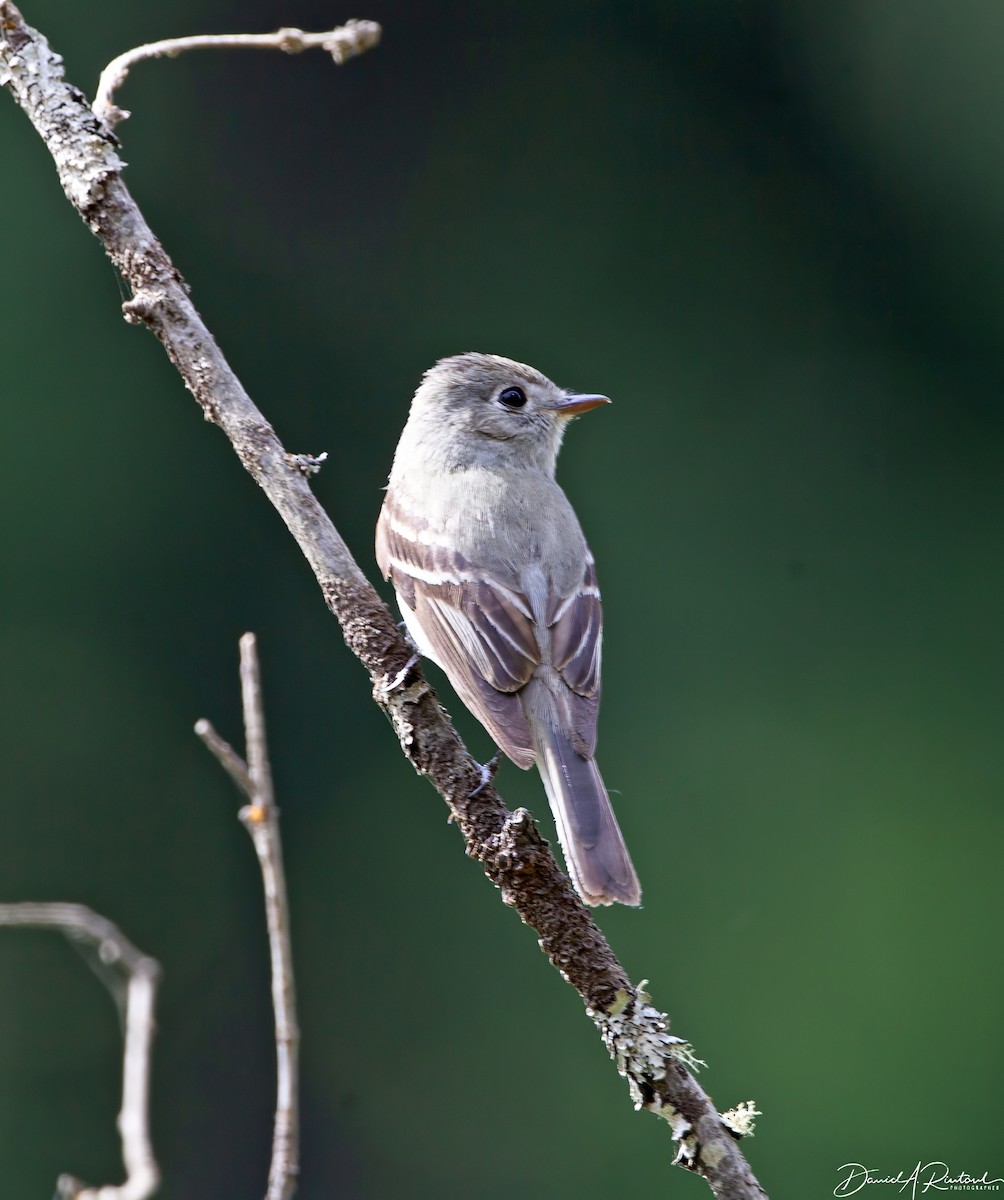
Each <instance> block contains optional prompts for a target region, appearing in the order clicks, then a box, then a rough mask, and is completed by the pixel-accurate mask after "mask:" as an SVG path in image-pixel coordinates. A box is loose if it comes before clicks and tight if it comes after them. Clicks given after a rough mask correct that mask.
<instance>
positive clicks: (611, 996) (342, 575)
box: [0, 0, 764, 1200]
mask: <svg viewBox="0 0 1004 1200" xmlns="http://www.w3.org/2000/svg"><path fill="white" fill-rule="evenodd" d="M0 83H4V84H6V85H7V86H8V87H9V88H10V90H11V92H12V93H13V95H14V98H15V100H16V101H17V103H18V104H20V105H21V107H22V108H23V109H24V111H25V113H26V114H27V116H28V117H29V119H30V120H31V121H32V123H33V124H34V126H35V128H36V130H37V131H38V133H39V135H40V136H41V137H42V139H43V140H44V141H45V143H46V145H47V147H48V149H49V152H50V153H51V154H52V157H53V159H54V160H55V163H56V166H57V170H58V172H59V177H60V182H61V184H62V186H63V190H64V191H65V192H66V195H67V197H68V198H69V200H70V202H71V203H72V204H73V205H74V206H75V207H76V209H77V211H78V212H79V213H80V214H81V216H82V217H83V218H84V220H85V221H86V222H87V224H88V226H89V227H90V229H91V230H92V231H93V232H94V233H95V235H96V236H97V237H98V238H100V240H101V242H102V244H103V245H104V248H105V251H106V253H107V254H108V256H109V258H110V259H111V260H112V261H113V262H114V263H115V265H116V267H117V268H118V269H119V271H120V272H121V273H122V275H123V276H124V278H125V279H127V280H128V282H129V285H130V287H131V288H132V292H133V295H132V299H131V300H128V301H127V302H126V303H125V305H124V306H123V307H124V311H125V314H126V319H127V320H129V321H131V322H134V323H136V324H144V325H146V326H147V328H149V329H150V330H151V331H152V332H153V333H154V334H155V335H156V336H157V337H158V339H159V340H160V341H161V342H162V343H163V345H164V347H165V349H166V350H167V353H168V355H169V356H170V358H171V361H172V362H173V363H174V364H175V366H176V367H177V369H178V371H179V372H180V373H181V375H182V377H183V379H184V381H185V385H186V387H187V389H188V390H189V391H190V392H191V393H192V395H193V396H194V398H195V400H196V401H197V402H198V404H199V405H200V407H201V408H202V412H203V414H204V416H205V417H206V419H207V420H209V421H212V422H214V423H215V424H217V425H219V426H220V428H221V429H222V430H223V431H224V433H225V434H226V435H227V437H228V438H229V440H230V442H231V444H232V446H233V448H234V450H235V451H236V453H237V455H238V457H239V458H240V461H241V463H242V464H243V465H244V467H245V468H246V470H247V471H248V472H249V474H250V475H251V476H252V478H253V479H254V480H255V481H256V482H257V483H258V484H259V485H260V486H261V488H262V490H263V491H264V492H265V493H266V495H267V496H268V498H269V500H270V501H271V502H272V504H273V505H274V506H275V508H276V510H277V511H278V513H279V514H280V516H281V517H282V519H283V521H285V523H286V525H287V526H288V528H289V530H290V533H291V534H292V535H293V537H294V538H295V539H296V541H297V544H298V545H299V546H300V549H301V550H302V552H303V554H304V556H305V557H306V558H307V561H308V562H309V563H310V566H311V568H312V570H313V571H314V574H315V576H316V577H317V581H318V583H319V584H320V587H321V591H322V593H323V596H324V599H325V602H326V603H327V605H328V607H329V608H330V609H331V611H332V612H333V613H334V615H335V616H336V617H337V618H338V620H339V623H340V624H341V627H342V632H343V634H344V636H345V640H346V642H347V644H348V645H349V648H350V649H351V650H352V651H353V653H354V654H355V655H356V656H357V657H358V658H359V660H360V662H362V664H363V666H364V667H365V668H366V669H367V671H368V672H369V674H370V678H371V681H372V684H373V695H374V699H375V700H376V701H377V703H378V704H379V705H380V707H381V708H382V709H383V710H384V712H385V713H386V714H387V715H388V716H389V717H390V720H391V722H392V723H393V726H394V730H395V732H396V734H397V737H398V740H399V742H400V744H401V748H402V750H403V752H404V753H405V755H406V756H407V758H408V759H409V761H410V762H411V763H412V765H413V766H414V767H415V769H416V770H417V771H418V772H419V773H420V774H423V775H427V776H428V777H429V779H430V780H431V781H432V783H433V784H434V785H435V787H436V789H437V791H438V792H439V793H440V795H441V796H442V797H443V798H444V800H446V802H447V804H448V806H449V808H450V813H451V816H452V817H453V819H454V820H455V822H456V824H457V826H458V827H459V829H460V831H461V833H462V834H463V837H464V841H465V844H466V848H467V853H468V854H469V856H470V857H471V858H473V859H475V860H477V861H478V862H479V863H480V864H481V866H482V868H483V869H484V871H485V874H486V875H487V876H488V878H489V879H490V880H491V881H492V882H493V883H494V884H495V886H496V887H498V888H499V890H500V892H501V896H502V900H503V903H505V904H507V905H510V906H511V907H513V908H515V909H516V911H517V912H518V913H519V915H520V917H521V919H522V920H523V921H525V922H526V923H527V924H528V925H530V926H532V928H533V929H535V930H536V931H537V933H538V935H539V944H540V947H541V949H542V950H543V951H544V953H545V954H547V956H548V958H549V959H550V961H551V962H552V963H553V965H554V966H555V967H556V968H557V970H558V971H560V972H561V975H562V976H563V978H564V979H566V980H567V981H568V982H569V983H570V984H571V985H572V986H573V987H574V988H575V989H576V990H577V991H578V992H579V994H580V996H581V997H582V999H583V1001H584V1003H585V1005H586V1010H587V1012H588V1013H589V1015H590V1016H591V1017H592V1019H593V1020H594V1022H595V1023H596V1026H597V1028H598V1030H599V1032H600V1034H601V1036H602V1037H603V1040H604V1042H605V1044H606V1045H607V1047H608V1049H609V1050H610V1053H611V1055H612V1056H613V1057H614V1060H615V1062H616V1064H617V1069H618V1070H619V1071H620V1072H621V1074H622V1075H624V1076H625V1077H626V1078H627V1079H628V1083H629V1087H630V1091H631V1096H632V1098H633V1100H634V1102H635V1104H636V1106H638V1107H644V1108H646V1109H648V1110H649V1111H651V1112H654V1113H656V1114H657V1115H658V1116H660V1117H662V1118H663V1119H664V1120H665V1121H666V1122H667V1123H668V1125H669V1128H670V1131H671V1133H672V1137H673V1140H674V1142H675V1143H676V1159H675V1161H677V1162H680V1163H681V1164H682V1165H684V1166H686V1167H688V1168H689V1169H690V1170H693V1171H697V1172H699V1173H700V1174H701V1175H702V1176H703V1177H704V1178H705V1179H706V1180H707V1182H708V1184H709V1186H710V1187H711V1189H712V1191H713V1192H714V1194H715V1195H716V1196H717V1197H719V1200H760V1198H761V1197H763V1195H764V1192H763V1189H762V1188H761V1187H760V1185H759V1183H758V1182H757V1180H756V1179H755V1177H754V1176H753V1173H752V1171H751V1170H750V1167H749V1164H748V1163H747V1162H746V1159H745V1157H744V1155H743V1153H742V1151H741V1149H740V1148H739V1145H738V1140H737V1139H738V1138H739V1136H741V1134H743V1133H746V1134H748V1133H749V1132H751V1123H750V1122H745V1123H744V1122H742V1121H740V1122H738V1123H737V1122H735V1121H734V1120H732V1119H730V1120H727V1121H726V1120H723V1118H722V1116H721V1115H720V1114H719V1113H718V1112H717V1110H716V1109H715V1106H714V1104H713V1103H712V1101H711V1098H710V1097H709V1096H708V1095H707V1093H706V1092H705V1091H704V1090H703V1088H701V1086H700V1085H699V1084H698V1083H697V1081H696V1079H694V1077H693V1075H692V1073H691V1071H690V1070H688V1063H693V1061H694V1060H693V1058H692V1056H691V1055H690V1054H689V1048H687V1047H686V1045H685V1044H681V1042H680V1039H678V1038H675V1037H674V1036H673V1035H672V1034H670V1033H669V1023H668V1020H667V1019H666V1017H665V1015H664V1014H663V1013H661V1012H660V1011H659V1010H658V1009H657V1008H655V1007H653V1006H652V1005H651V1004H650V1003H649V999H648V997H647V996H646V995H645V993H644V992H643V991H642V989H641V988H640V987H638V988H635V987H633V986H632V984H631V982H630V979H629V978H628V975H627V972H626V971H625V970H624V968H623V966H622V965H621V964H620V962H619V961H618V959H617V957H616V955H615V954H614V953H613V951H612V950H611V948H610V946H609V944H608V942H607V941H606V939H605V938H604V936H603V934H602V933H601V931H600V930H599V929H598V928H597V926H596V923H595V922H594V920H593V918H592V915H591V914H590V913H589V912H588V911H587V910H586V908H585V907H584V906H583V905H582V903H581V902H580V900H579V899H578V897H577V896H576V894H575V892H574V890H573V889H572V887H571V885H570V884H569V882H568V879H567V878H566V877H565V875H564V874H563V873H562V871H561V869H560V868H559V867H558V865H557V863H556V862H555V860H554V857H553V855H552V854H551V853H550V850H549V849H548V847H547V844H546V843H545V842H544V839H543V838H542V837H541V836H540V834H539V832H538V831H537V828H536V826H535V824H534V821H533V818H532V817H531V815H530V814H529V813H528V812H527V811H526V810H525V809H517V810H516V811H515V812H510V811H509V809H508V808H506V806H505V804H504V803H503V802H502V799H501V797H500V796H499V794H498V792H497V791H496V790H495V788H494V786H493V785H490V784H489V785H487V786H484V787H482V788H480V789H479V788H478V785H479V784H480V783H482V773H481V770H480V767H479V765H478V764H477V763H476V762H475V760H474V759H473V758H472V757H471V755H470V754H469V753H468V752H467V749H466V747H465V746H464V744H463V742H462V741H461V740H460V738H459V737H458V735H457V733H456V730H455V729H454V728H453V726H452V724H451V723H450V720H449V718H448V716H447V715H446V713H445V712H444V710H443V709H442V707H441V706H440V704H439V702H438V701H437V699H436V697H435V694H434V693H433V691H432V688H431V687H430V686H429V684H428V683H427V682H426V681H425V679H424V677H423V676H422V674H421V671H420V670H419V669H418V668H417V667H411V668H410V669H409V670H403V669H404V668H405V667H406V665H407V664H408V660H409V658H410V656H411V650H410V649H409V647H408V645H407V643H406V642H405V640H404V637H403V636H402V634H401V632H400V630H399V629H398V628H397V626H396V623H395V621H394V618H393V617H392V616H391V614H390V611H389V610H388V608H387V606H386V605H385V604H384V603H383V602H382V601H381V600H380V598H379V596H378V595H377V594H376V592H375V591H374V589H373V587H372V585H371V584H370V583H369V581H368V580H367V578H366V577H365V575H364V574H363V573H362V571H361V570H360V569H359V567H358V565H357V564H356V562H355V560H354V559H353V557H352V555H351V554H350V553H349V550H348V548H347V547H346V545H345V542H344V541H343V540H342V538H341V536H340V535H339V533H338V531H337V529H336V528H335V527H334V525H333V524H332V522H331V519H330V518H329V517H328V515H327V513H325V511H324V510H323V509H322V508H321V506H320V505H319V504H318V502H317V500H316V499H315V497H314V495H313V494H312V492H311V491H310V486H309V483H308V480H307V479H306V477H305V476H304V474H303V473H302V472H301V471H300V470H299V469H298V468H297V467H296V466H295V465H292V464H291V463H290V460H289V456H288V454H287V452H286V450H285V448H284V447H283V445H282V443H281V442H280V440H279V438H278V437H277V436H276V433H275V430H274V429H273V428H272V426H271V425H270V424H269V423H268V421H267V420H266V419H265V417H264V416H263V415H262V414H261V412H260V411H259V410H258V408H257V407H256V406H255V405H254V404H253V402H252V401H251V399H250V397H249V396H248V394H247V392H246V391H245V390H244V388H243V387H242V386H241V383H240V381H239V380H238V379H237V377H236V376H235V375H234V373H233V371H232V370H231V368H230V365H229V364H228V363H227V361H226V359H225V358H224V356H223V354H222V353H221V351H220V349H219V347H218V346H217V345H216V342H215V341H214V339H213V337H212V335H211V334H210V333H209V330H208V329H207V328H206V327H205V325H204V323H203V322H202V319H201V317H200V316H199V314H198V312H197V311H196V310H195V307H194V306H193V304H192V302H191V299H190V295H189V292H188V289H187V287H186V285H185V283H184V281H183V280H182V279H181V276H180V275H179V273H178V271H177V269H176V268H175V266H174V264H173V263H172V262H171V260H170V258H169V257H168V255H167V253H166V252H165V250H164V248H163V247H162V246H161V244H160V243H159V242H158V241H157V239H156V238H155V237H154V235H153V233H152V232H151V230H150V228H149V226H148V225H147V224H146V221H145V220H144V219H143V216H142V214H141V213H140V211H139V209H138V208H137V206H136V203H135V201H134V200H133V198H132V196H131V195H130V193H129V191H128V190H127V188H126V187H125V185H124V184H123V182H122V179H121V162H120V161H119V159H118V157H117V155H116V153H115V150H114V147H113V146H112V144H111V141H110V139H109V135H108V133H107V131H106V130H105V129H104V127H103V126H101V125H100V124H99V123H98V122H97V121H96V118H95V117H94V114H93V113H92V112H91V111H90V110H89V109H88V108H87V107H86V105H85V104H84V103H82V101H81V99H80V95H79V93H78V92H77V91H76V90H75V89H73V88H71V87H69V86H68V85H67V84H66V83H65V82H64V81H63V78H62V65H61V60H60V59H59V58H58V57H57V56H56V55H54V54H53V53H52V51H51V50H50V49H49V47H48V44H47V43H46V41H45V39H44V38H43V37H42V36H41V35H40V34H38V33H37V32H36V31H35V30H33V29H30V28H29V27H28V26H26V25H25V24H24V22H23V20H22V18H21V16H20V13H18V11H17V9H16V7H15V6H14V4H13V3H12V2H11V0H0ZM402 672H403V677H401V678H399V676H402ZM392 683H393V684H394V686H391V684H392ZM476 789H477V791H476ZM745 1111H747V1112H749V1111H750V1109H749V1108H747V1109H746V1110H745Z"/></svg>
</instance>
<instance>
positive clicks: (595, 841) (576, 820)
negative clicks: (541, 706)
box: [530, 719, 641, 905]
mask: <svg viewBox="0 0 1004 1200" xmlns="http://www.w3.org/2000/svg"><path fill="white" fill-rule="evenodd" d="M530 727H531V729H532V731H533V740H534V748H535V749H536V751H537V768H538V770H539V771H540V777H541V779H543V781H544V790H545V791H546V792H547V798H548V800H549V801H550V803H551V811H552V812H553V813H554V821H555V824H556V826H557V829H558V839H559V841H560V842H561V848H562V850H563V851H564V854H565V862H566V863H567V864H568V873H569V875H570V876H571V878H572V883H574V884H575V890H576V891H577V892H578V893H579V895H580V896H581V897H582V899H583V900H585V902H586V903H587V904H614V903H620V904H632V905H637V904H640V903H641V886H640V885H639V883H638V876H637V875H636V874H635V869H634V866H633V865H632V862H631V856H630V855H629V854H628V849H627V846H626V845H625V844H624V838H623V836H622V834H621V831H620V826H619V825H618V824H617V818H616V817H615V816H614V810H613V808H612V807H611V804H610V798H609V796H608V795H607V789H606V788H605V787H604V786H603V780H602V779H601V778H600V772H599V769H598V768H597V766H596V762H595V760H594V759H592V758H583V757H582V755H581V754H579V753H578V751H577V750H576V749H575V747H574V746H573V745H572V743H571V741H570V739H569V738H568V736H567V735H566V734H564V733H563V732H562V731H561V730H560V729H556V728H555V727H554V723H553V722H551V721H548V720H546V719H545V720H540V719H538V720H531V722H530Z"/></svg>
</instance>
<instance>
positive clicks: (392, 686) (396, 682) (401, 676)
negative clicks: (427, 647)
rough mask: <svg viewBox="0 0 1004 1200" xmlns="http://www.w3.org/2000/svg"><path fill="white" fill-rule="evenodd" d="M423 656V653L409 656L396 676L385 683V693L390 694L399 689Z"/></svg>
mask: <svg viewBox="0 0 1004 1200" xmlns="http://www.w3.org/2000/svg"><path fill="white" fill-rule="evenodd" d="M421 657H422V656H421V654H413V655H412V656H411V658H409V659H408V661H407V662H406V663H405V664H404V666H403V667H402V668H401V670H400V671H398V673H397V674H396V675H395V676H394V678H393V679H388V680H387V681H386V682H385V683H384V684H383V688H382V690H383V692H384V695H388V696H389V695H390V693H391V692H396V691H397V689H398V688H399V687H400V686H401V684H402V683H404V681H405V680H406V679H407V678H408V674H409V672H410V671H411V668H412V667H415V666H417V665H418V662H419V659H420V658H421Z"/></svg>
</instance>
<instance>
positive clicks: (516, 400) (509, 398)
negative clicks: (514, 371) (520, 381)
mask: <svg viewBox="0 0 1004 1200" xmlns="http://www.w3.org/2000/svg"><path fill="white" fill-rule="evenodd" d="M499 399H500V400H501V401H502V403H503V404H504V405H505V406H506V408H522V407H523V405H524V404H526V392H524V391H523V389H522V388H518V387H511V388H506V389H505V391H504V392H499Z"/></svg>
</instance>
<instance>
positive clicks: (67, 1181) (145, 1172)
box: [0, 903, 160, 1200]
mask: <svg viewBox="0 0 1004 1200" xmlns="http://www.w3.org/2000/svg"><path fill="white" fill-rule="evenodd" d="M0 925H7V926H21V927H29V928H35V929H56V930H58V931H59V932H60V933H63V934H65V935H66V937H68V938H70V939H72V940H73V941H79V942H84V943H87V944H88V945H90V946H93V947H94V949H95V951H96V952H97V955H98V959H99V960H100V962H101V963H102V964H103V965H104V966H109V967H111V966H114V967H118V968H119V969H120V970H121V971H123V972H124V973H125V976H126V994H125V1011H124V1017H123V1025H124V1030H123V1033H124V1048H123V1055H122V1108H121V1110H120V1112H119V1118H118V1128H119V1135H120V1136H121V1138H122V1161H123V1163H124V1165H125V1169H126V1179H125V1182H124V1183H122V1184H119V1185H106V1186H105V1187H99V1188H92V1187H87V1186H86V1185H85V1184H82V1183H81V1182H80V1181H79V1180H77V1179H74V1178H73V1177H72V1176H69V1175H63V1176H61V1177H60V1179H59V1183H58V1189H59V1193H60V1195H61V1196H64V1197H66V1198H67V1200H71V1198H72V1200H146V1197H147V1196H151V1195H153V1193H154V1192H155V1191H156V1189H157V1185H158V1184H159V1182H160V1172H159V1170H158V1169H157V1163H156V1160H155V1159H154V1156H153V1147H152V1145H151V1143H150V1123H149V1095H150V1052H151V1047H152V1044H153V1030H154V1022H153V1008H154V1000H155V998H156V993H157V982H158V980H159V978H160V966H159V964H158V963H157V962H155V961H154V959H152V958H150V957H149V956H147V955H146V954H143V953H142V952H141V951H139V950H137V949H136V947H135V946H134V945H133V944H132V942H130V941H129V939H128V938H127V937H126V936H125V935H124V934H123V933H122V931H121V930H120V929H119V928H118V927H117V926H116V925H113V924H112V922H111V921H109V920H108V919H107V918H106V917H102V916H100V915H99V914H98V913H96V912H94V911H93V910H92V909H89V908H87V907H85V906H84V905H83V904H31V903H25V904H0ZM113 998H114V996H113Z"/></svg>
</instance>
